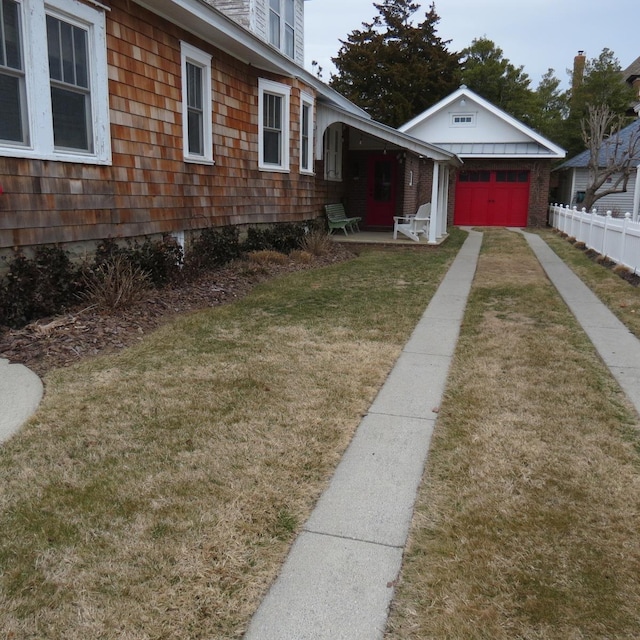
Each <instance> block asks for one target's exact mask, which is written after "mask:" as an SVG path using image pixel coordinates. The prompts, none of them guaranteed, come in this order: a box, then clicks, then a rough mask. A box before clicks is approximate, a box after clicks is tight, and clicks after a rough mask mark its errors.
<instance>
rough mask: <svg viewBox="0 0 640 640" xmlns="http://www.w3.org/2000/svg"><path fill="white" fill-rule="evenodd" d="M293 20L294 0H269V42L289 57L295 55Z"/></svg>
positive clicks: (294, 15)
mask: <svg viewBox="0 0 640 640" xmlns="http://www.w3.org/2000/svg"><path fill="white" fill-rule="evenodd" d="M295 21H296V11H295V0H269V42H270V43H271V44H272V45H273V46H274V47H276V48H277V49H280V50H281V51H283V52H284V54H285V55H287V56H289V57H290V58H294V57H295ZM283 43H284V47H283Z"/></svg>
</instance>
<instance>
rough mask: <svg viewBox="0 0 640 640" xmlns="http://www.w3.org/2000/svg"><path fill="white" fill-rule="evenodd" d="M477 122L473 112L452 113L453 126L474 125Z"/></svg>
mask: <svg viewBox="0 0 640 640" xmlns="http://www.w3.org/2000/svg"><path fill="white" fill-rule="evenodd" d="M475 124H476V117H475V114H473V113H454V114H452V115H451V126H452V127H473V126H475Z"/></svg>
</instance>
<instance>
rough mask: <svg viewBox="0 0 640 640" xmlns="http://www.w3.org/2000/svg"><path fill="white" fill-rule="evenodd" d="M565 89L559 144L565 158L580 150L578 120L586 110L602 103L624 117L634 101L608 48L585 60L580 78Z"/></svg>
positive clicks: (629, 88) (580, 124)
mask: <svg viewBox="0 0 640 640" xmlns="http://www.w3.org/2000/svg"><path fill="white" fill-rule="evenodd" d="M576 80H577V82H574V87H573V88H572V89H571V91H570V92H569V105H570V112H569V116H568V118H567V119H566V121H565V126H564V133H563V140H562V145H563V146H564V148H565V149H566V150H567V152H568V155H569V157H571V156H574V155H576V154H577V153H579V152H580V151H582V150H583V148H584V147H583V137H582V128H583V127H582V121H583V120H584V119H585V118H589V110H590V108H594V107H601V106H606V107H607V108H608V110H609V111H610V112H611V113H612V114H613V115H615V116H621V117H624V114H625V112H626V111H627V109H628V108H629V105H630V104H632V103H633V101H634V92H633V89H632V88H631V87H630V86H629V85H628V84H627V83H626V82H624V79H623V77H622V69H621V67H620V63H619V62H618V59H617V58H616V57H615V56H614V54H613V52H612V51H610V50H609V49H603V50H602V52H601V53H600V55H599V56H598V57H597V58H594V59H591V60H587V61H586V64H585V68H584V74H583V76H582V78H581V79H580V78H579V77H578V78H577V79H576Z"/></svg>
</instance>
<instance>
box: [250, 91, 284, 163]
mask: <svg viewBox="0 0 640 640" xmlns="http://www.w3.org/2000/svg"><path fill="white" fill-rule="evenodd" d="M290 102H291V87H289V86H288V85H286V84H280V83H278V82H273V81H271V80H265V79H264V78H260V79H259V80H258V167H259V168H260V169H263V170H266V171H289V109H290Z"/></svg>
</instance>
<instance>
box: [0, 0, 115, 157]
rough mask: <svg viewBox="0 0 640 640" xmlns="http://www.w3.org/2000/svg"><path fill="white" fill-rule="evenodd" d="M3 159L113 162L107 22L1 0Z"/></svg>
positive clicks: (81, 10) (72, 5) (60, 4)
mask: <svg viewBox="0 0 640 640" xmlns="http://www.w3.org/2000/svg"><path fill="white" fill-rule="evenodd" d="M0 116H1V117H0V155H3V156H13V157H23V158H42V159H45V160H67V161H73V162H88V163H95V164H108V163H110V162H111V140H110V136H109V99H108V88H107V47H106V33H105V16H104V13H103V12H102V11H101V10H98V9H95V8H93V7H89V6H87V5H84V4H81V3H78V2H75V1H74V0H47V3H46V5H45V2H44V0H0Z"/></svg>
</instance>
